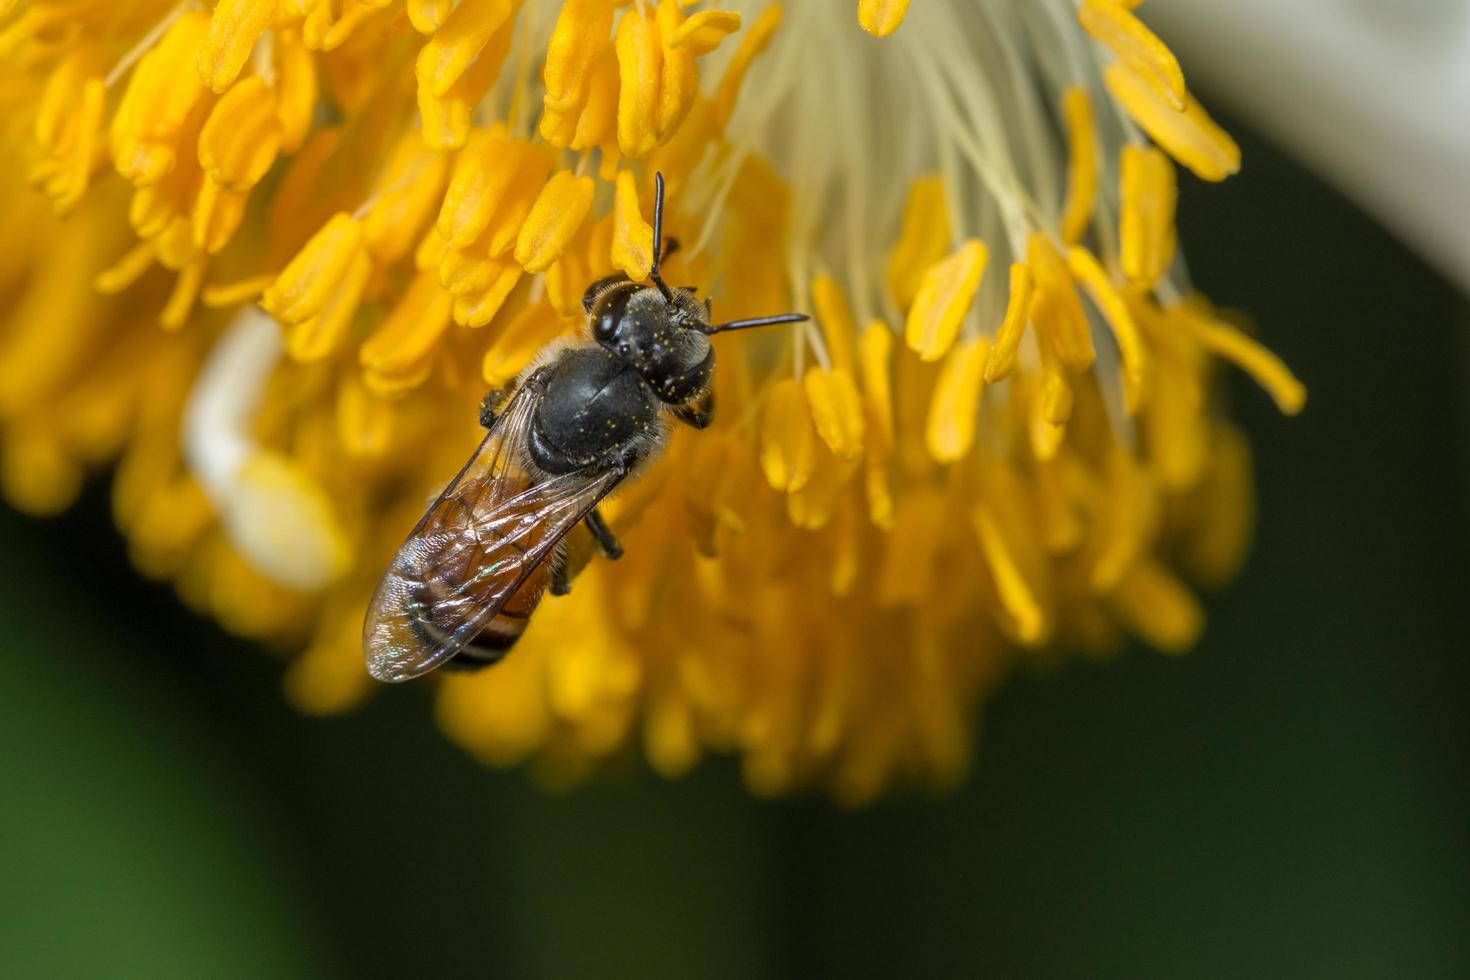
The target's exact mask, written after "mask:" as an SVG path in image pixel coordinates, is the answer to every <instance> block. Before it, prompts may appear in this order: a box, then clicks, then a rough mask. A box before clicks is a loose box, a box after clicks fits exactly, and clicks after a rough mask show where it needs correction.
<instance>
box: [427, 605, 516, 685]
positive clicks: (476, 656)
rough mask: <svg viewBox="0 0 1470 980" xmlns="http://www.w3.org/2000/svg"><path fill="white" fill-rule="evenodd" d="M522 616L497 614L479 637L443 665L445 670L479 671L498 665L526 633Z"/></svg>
mask: <svg viewBox="0 0 1470 980" xmlns="http://www.w3.org/2000/svg"><path fill="white" fill-rule="evenodd" d="M526 622H527V619H526V617H524V616H510V615H506V614H505V613H503V612H502V613H500V614H498V615H497V616H496V617H495V618H494V619H492V620H490V622H489V624H487V625H486V627H485V628H484V629H483V630H481V631H480V635H479V636H477V637H475V638H474V640H473V641H472V642H470V643H467V644H465V645H464V647H462V648H461V649H460V651H459V652H458V653H456V654H455V655H454V656H453V657H452V658H451V659H450V660H449V662H448V663H446V664H445V665H444V667H445V669H446V670H462V671H471V670H480V669H482V668H484V667H489V666H491V665H492V664H496V663H499V662H500V660H501V658H502V657H504V656H505V655H506V654H507V653H509V652H510V648H511V647H513V646H515V644H516V640H519V639H520V638H521V634H522V633H524V632H525V631H526Z"/></svg>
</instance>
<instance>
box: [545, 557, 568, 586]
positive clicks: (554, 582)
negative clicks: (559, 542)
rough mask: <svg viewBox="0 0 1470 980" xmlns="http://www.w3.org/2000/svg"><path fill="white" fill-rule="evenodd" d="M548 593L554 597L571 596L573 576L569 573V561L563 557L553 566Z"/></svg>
mask: <svg viewBox="0 0 1470 980" xmlns="http://www.w3.org/2000/svg"><path fill="white" fill-rule="evenodd" d="M548 591H549V592H550V593H551V594H552V595H571V592H572V574H571V572H569V571H567V559H566V556H565V555H563V556H561V557H560V558H558V559H557V560H556V563H555V564H553V565H552V566H551V586H550V588H549V589H548Z"/></svg>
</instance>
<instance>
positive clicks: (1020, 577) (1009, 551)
mask: <svg viewBox="0 0 1470 980" xmlns="http://www.w3.org/2000/svg"><path fill="white" fill-rule="evenodd" d="M973 521H974V525H975V533H976V534H977V535H978V536H979V538H980V550H981V551H982V552H983V553H984V555H985V561H986V563H987V564H988V565H989V566H990V574H991V575H992V576H993V577H994V579H995V591H996V593H997V594H998V595H999V597H1000V601H1001V603H1002V604H1003V605H1004V606H1005V608H1006V611H1007V612H1008V613H1010V615H1011V617H1012V618H1013V619H1014V620H1015V625H1016V638H1017V639H1019V640H1020V641H1021V642H1022V643H1028V644H1036V643H1040V642H1041V641H1042V640H1044V639H1045V638H1046V634H1047V632H1048V626H1047V619H1046V613H1045V611H1044V610H1043V608H1042V605H1041V602H1040V601H1039V599H1038V598H1037V593H1036V589H1035V587H1034V586H1033V585H1032V584H1031V582H1030V581H1028V577H1027V575H1026V574H1025V572H1023V571H1022V563H1021V561H1019V560H1018V559H1019V555H1018V554H1017V552H1016V549H1015V546H1014V540H1013V539H1008V536H1007V535H1006V533H1005V532H1004V531H1003V530H1002V525H1001V521H1000V520H999V518H998V516H997V515H995V514H994V513H992V511H991V509H990V508H989V507H986V506H980V507H977V508H975V511H974V514H973Z"/></svg>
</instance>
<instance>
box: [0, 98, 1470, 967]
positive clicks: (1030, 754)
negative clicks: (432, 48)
mask: <svg viewBox="0 0 1470 980" xmlns="http://www.w3.org/2000/svg"><path fill="white" fill-rule="evenodd" d="M1232 128H1233V129H1234V130H1235V131H1236V132H1237V133H1240V132H1242V127H1241V126H1240V125H1239V124H1238V123H1236V124H1235V125H1234V126H1233V127H1232ZM1243 143H1244V148H1245V151H1246V161H1247V164H1246V168H1245V170H1244V172H1243V173H1242V174H1241V175H1240V176H1239V177H1237V178H1235V179H1233V180H1232V181H1230V182H1228V183H1226V184H1225V185H1223V186H1221V187H1204V186H1202V185H1200V184H1199V183H1198V182H1195V181H1192V180H1191V181H1189V182H1188V183H1187V184H1186V186H1185V187H1184V188H1183V199H1182V204H1181V208H1182V214H1181V225H1182V234H1183V239H1184V244H1185V247H1186V250H1187V254H1188V256H1189V259H1190V263H1191V266H1192V270H1193V273H1194V275H1195V277H1196V279H1197V280H1198V282H1199V283H1200V284H1201V285H1202V286H1204V287H1205V288H1206V289H1207V290H1208V292H1209V293H1210V294H1211V295H1212V296H1214V297H1215V298H1216V299H1218V300H1220V301H1221V302H1225V303H1227V304H1229V305H1232V306H1237V307H1241V308H1244V309H1247V310H1250V311H1251V312H1252V313H1253V314H1254V315H1255V317H1256V319H1257V321H1258V323H1259V326H1260V331H1261V334H1262V336H1263V337H1264V338H1265V340H1266V341H1267V342H1268V343H1269V344H1270V346H1271V347H1272V348H1273V349H1275V350H1276V351H1277V352H1279V353H1280V354H1282V355H1283V356H1284V357H1285V358H1286V360H1287V361H1288V362H1289V363H1290V364H1291V365H1293V366H1294V367H1295V369H1296V370H1297V372H1298V373H1299V374H1300V376H1301V377H1302V378H1303V379H1304V380H1305V381H1306V383H1307V384H1308V386H1309V388H1310V390H1311V400H1310V402H1309V404H1308V406H1307V411H1306V413H1305V415H1303V416H1302V417H1301V418H1298V419H1294V420H1288V419H1283V418H1280V417H1279V416H1278V415H1277V414H1276V412H1275V410H1274V408H1273V407H1272V406H1271V404H1270V403H1269V401H1268V399H1266V398H1265V397H1264V396H1263V395H1262V394H1261V393H1260V392H1259V391H1257V390H1255V389H1254V388H1252V387H1251V386H1250V384H1249V383H1248V382H1246V381H1243V380H1241V379H1239V378H1237V379H1235V380H1234V381H1233V382H1232V385H1233V392H1232V395H1233V401H1234V411H1235V413H1236V415H1237V417H1238V418H1239V419H1240V421H1241V423H1242V424H1243V425H1244V427H1245V428H1246V429H1247V431H1248V432H1249V434H1250V436H1251V438H1252V440H1253V442H1254V445H1255V448H1256V452H1257V468H1258V476H1259V482H1260V489H1259V496H1260V526H1259V531H1258V538H1257V545H1256V549H1255V553H1254V556H1253V558H1252V560H1251V563H1250V565H1249V567H1248V569H1247V571H1246V573H1245V575H1244V577H1243V578H1242V579H1241V581H1240V582H1239V583H1238V584H1237V585H1235V586H1234V587H1233V588H1231V589H1229V590H1228V591H1226V592H1225V593H1223V594H1219V595H1216V596H1214V597H1212V598H1211V600H1210V602H1209V613H1210V627H1209V631H1208V633H1207V635H1206V637H1205V639H1204V641H1203V643H1202V644H1201V645H1200V647H1199V648H1198V649H1197V650H1196V651H1195V652H1193V653H1192V654H1190V655H1189V656H1187V657H1184V658H1178V659H1169V658H1165V657H1162V656H1159V655H1157V654H1153V653H1150V652H1147V651H1144V650H1139V649H1134V650H1129V651H1127V652H1126V653H1125V654H1124V655H1123V656H1122V657H1121V658H1120V659H1118V660H1117V661H1115V662H1111V663H1102V664H1098V663H1081V662H1079V663H1076V664H1072V665H1069V666H1067V667H1065V668H1063V669H1062V670H1060V671H1056V672H1053V673H1051V674H1048V675H1045V676H1042V675H1032V676H1018V677H1016V678H1014V679H1013V680H1012V681H1011V682H1010V683H1009V684H1008V685H1006V686H1005V688H1004V690H1003V691H1002V693H1001V694H1000V696H999V697H998V698H996V699H995V700H994V701H992V702H991V703H990V704H989V705H988V707H987V709H986V712H985V715H984V717H983V719H982V721H981V724H980V726H979V735H978V738H979V741H980V745H979V751H978V753H977V761H976V764H975V767H974V771H973V773H972V775H971V776H970V778H969V780H968V782H967V783H966V784H965V785H964V786H963V788H962V789H960V790H959V791H958V792H957V793H956V794H954V795H953V796H952V797H950V798H947V799H943V800H939V801H935V800H929V799H916V798H903V799H895V800H889V801H888V802H885V803H882V804H880V805H879V806H877V807H874V808H872V809H870V810H868V811H865V812H861V813H857V814H850V813H845V812H841V811H839V810H837V809H835V808H833V807H832V806H831V805H829V804H828V803H827V802H825V801H824V800H821V799H799V800H794V801H783V802H762V801H758V800H754V799H751V798H749V797H748V796H747V795H746V794H745V793H744V791H743V790H742V789H741V787H740V784H739V780H738V776H737V774H736V772H735V771H734V768H733V766H731V765H730V764H728V763H727V762H715V763H712V764H706V765H705V766H704V767H703V768H701V769H700V770H699V771H698V772H697V773H696V775H694V776H693V777H692V778H689V779H686V780H683V781H680V782H676V783H668V782H664V781H662V780H660V779H658V778H656V777H654V776H651V775H649V774H647V773H645V772H641V771H637V772H633V773H629V774H626V775H623V776H620V777H616V778H613V779H611V780H608V781H605V782H602V783H600V784H597V785H594V786H592V787H589V788H585V789H583V790H581V791H579V792H576V793H574V794H572V795H567V796H549V795H545V794H544V793H542V792H541V791H539V790H537V789H535V788H534V787H533V786H532V785H531V784H530V782H529V780H528V779H527V778H526V777H525V776H524V775H523V774H521V773H510V774H505V773H495V772H490V771H486V770H483V769H481V768H479V767H478V766H477V765H476V764H475V763H473V762H471V761H470V760H469V759H468V758H467V757H466V756H464V755H462V754H461V753H460V752H459V751H458V750H457V749H455V748H453V747H452V746H450V745H449V744H448V743H446V742H445V741H444V740H443V739H442V738H440V737H439V735H438V734H437V732H436V731H435V729H434V726H433V722H432V718H431V715H430V710H429V703H428V699H427V698H426V697H425V696H424V692H423V691H422V690H414V689H403V690H393V691H388V692H385V693H384V695H383V696H381V697H379V698H377V699H376V700H375V701H374V702H373V703H372V704H371V705H370V706H369V707H368V708H366V709H365V710H363V711H360V712H358V713H357V714H354V715H352V716H350V717H347V718H344V719H339V720H330V721H320V720H310V719H305V718H301V717H298V716H297V715H295V714H293V713H292V712H291V711H290V710H288V709H287V708H286V707H285V705H284V704H283V702H282V700H281V697H280V694H279V680H280V676H279V675H280V665H279V664H278V663H277V662H276V661H274V660H272V659H271V658H269V657H267V656H264V655H262V654H260V653H259V652H258V651H257V650H255V649H253V648H251V647H250V646H248V645H246V644H242V643H237V642H234V641H231V640H229V639H226V638H224V637H222V636H221V635H220V634H219V633H218V632H217V631H216V630H215V629H214V628H213V627H212V626H211V625H210V624H208V623H206V622H203V621H200V620H198V619H196V618H194V617H192V616H191V615H189V614H187V613H185V612H183V611H182V610H181V609H180V608H179V607H178V606H177V604H176V603H175V602H174V600H173V598H172V596H171V595H170V594H169V593H168V592H167V590H165V589H163V588H161V587H156V586H153V585H150V584H148V583H145V582H142V581H141V580H140V579H138V578H137V577H136V576H135V575H134V574H132V573H131V572H130V570H129V569H128V567H127V565H126V561H125V559H124V556H123V547H122V544H121V543H120V541H119V540H118V538H117V536H116V535H115V533H114V532H113V530H112V528H111V525H110V522H109V518H108V515H107V508H106V497H105V490H104V489H103V488H102V487H96V488H94V489H93V490H92V491H91V492H90V493H89V495H88V497H87V498H86V500H85V501H84V502H83V504H82V505H81V506H79V507H78V508H76V509H75V510H74V511H72V512H71V513H69V514H68V515H66V516H65V517H63V518H61V519H59V520H56V521H49V522H39V521H30V520H27V519H24V518H22V517H19V516H17V515H15V514H14V513H10V512H0V544H3V547H0V584H3V588H0V670H3V680H0V787H3V788H0V976H5V977H23V976H109V977H122V976H129V977H131V976H137V977H150V978H163V977H199V976H210V977H231V976H241V977H258V976H403V975H409V974H423V975H431V976H443V975H485V976H504V977H552V978H556V977H584V976H601V977H741V978H744V977H757V976H767V975H769V976H791V977H815V976H843V977H868V976H872V977H880V976H881V977H890V976H895V975H904V976H908V975H915V976H933V977H946V976H975V975H997V976H1036V977H1139V976H1157V977H1181V976H1188V977H1213V976H1221V977H1239V976H1290V977H1311V976H1330V977H1358V976H1361V977H1387V976H1413V977H1435V976H1444V977H1450V976H1470V836H1467V830H1470V792H1467V781H1466V763H1467V761H1470V759H1467V752H1466V749H1467V734H1470V712H1467V707H1470V685H1467V652H1470V640H1467V638H1470V574H1467V572H1470V568H1467V565H1470V535H1467V526H1470V524H1467V520H1466V517H1467V505H1470V487H1467V475H1470V467H1467V453H1466V447H1467V445H1470V440H1467V436H1470V412H1467V406H1470V400H1467V398H1466V394H1467V384H1466V381H1467V377H1466V368H1467V366H1470V319H1467V316H1466V304H1465V301H1464V299H1463V298H1462V297H1460V296H1459V295H1458V294H1457V293H1456V292H1455V291H1454V290H1453V289H1452V288H1451V287H1450V286H1449V285H1447V284H1446V283H1445V282H1444V281H1443V280H1442V279H1440V278H1439V277H1437V276H1436V275H1434V274H1433V273H1432V272H1430V271H1429V270H1428V269H1427V268H1426V266H1425V265H1424V264H1423V263H1422V262H1421V261H1419V260H1418V259H1416V258H1414V257H1413V256H1411V255H1410V254H1409V253H1408V252H1407V251H1405V250H1404V249H1403V248H1402V247H1401V246H1400V245H1398V244H1397V243H1396V242H1395V241H1393V240H1392V239H1391V238H1390V237H1389V236H1388V235H1387V234H1386V233H1384V232H1383V231H1381V230H1380V229H1379V228H1378V227H1377V226H1375V225H1374V224H1373V223H1372V222H1371V221H1370V220H1369V219H1367V218H1365V217H1364V216H1363V215H1362V214H1361V213H1359V212H1358V211H1357V210H1355V209H1354V208H1353V207H1352V206H1351V205H1349V204H1347V203H1346V202H1345V201H1344V200H1342V199H1341V198H1339V197H1338V196H1336V195H1335V194H1333V193H1332V192H1330V191H1328V190H1327V189H1325V188H1324V187H1322V186H1321V185H1320V184H1319V183H1317V182H1316V181H1315V179H1314V178H1312V177H1310V176H1309V175H1307V174H1305V173H1304V172H1302V171H1301V170H1300V169H1298V168H1296V167H1295V166H1293V165H1291V164H1289V163H1288V162H1287V161H1285V160H1284V159H1283V158H1282V157H1281V155H1280V154H1279V153H1277V152H1276V151H1274V150H1273V149H1271V148H1270V147H1269V146H1267V145H1264V144H1262V143H1261V142H1260V141H1258V140H1252V139H1250V138H1248V134H1247V138H1246V139H1245V140H1244V141H1243ZM406 828H413V829H414V831H415V833H416V836H417V837H418V838H419V839H420V840H421V841H422V845H421V846H420V847H419V848H418V849H416V850H413V851H404V850H400V849H397V848H394V847H387V846H384V845H383V844H382V843H381V842H382V841H384V840H386V839H388V838H389V837H390V836H391V837H396V838H399V839H401V837H402V836H403V831H404V830H405V829H406Z"/></svg>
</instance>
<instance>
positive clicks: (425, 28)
mask: <svg viewBox="0 0 1470 980" xmlns="http://www.w3.org/2000/svg"><path fill="white" fill-rule="evenodd" d="M407 6H408V21H409V23H411V24H412V25H413V29H414V30H416V31H418V32H419V33H420V34H433V33H434V32H435V31H437V30H438V29H439V28H440V26H442V25H443V23H444V18H446V17H448V16H449V12H450V11H451V10H453V9H454V0H408V5H407Z"/></svg>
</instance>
